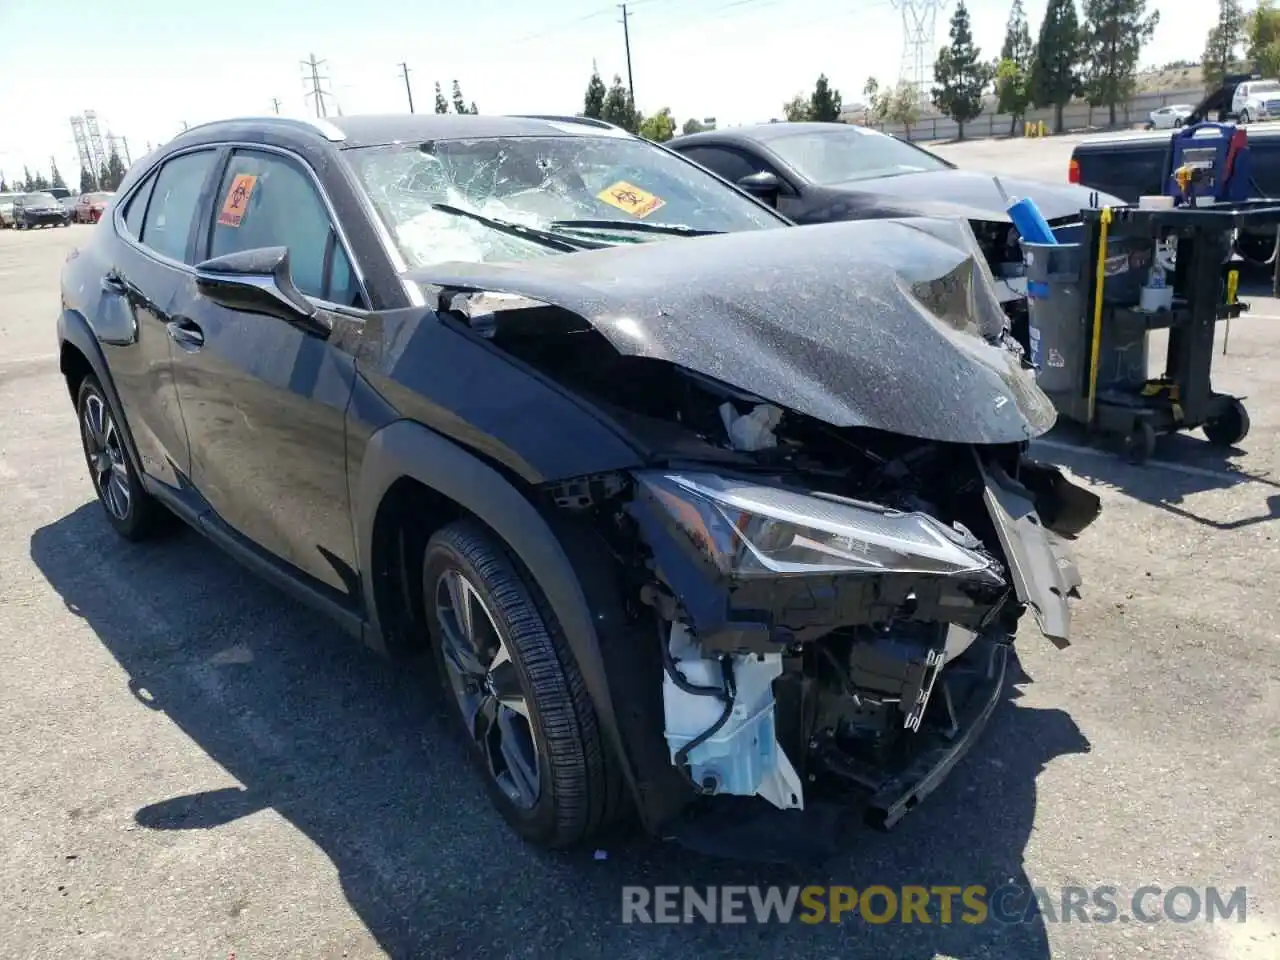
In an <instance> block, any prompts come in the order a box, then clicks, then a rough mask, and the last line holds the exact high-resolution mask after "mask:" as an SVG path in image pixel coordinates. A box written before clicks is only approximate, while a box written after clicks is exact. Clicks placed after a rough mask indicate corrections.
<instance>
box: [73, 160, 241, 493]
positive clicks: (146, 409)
mask: <svg viewBox="0 0 1280 960" xmlns="http://www.w3.org/2000/svg"><path fill="white" fill-rule="evenodd" d="M217 157H218V151H217V150H215V149H212V148H204V149H200V150H194V151H189V152H186V153H181V154H178V155H177V156H174V157H172V158H170V159H168V160H166V161H165V162H164V163H163V164H162V165H161V166H160V167H159V168H158V169H157V170H155V171H153V172H152V173H151V174H150V175H149V176H148V177H147V178H146V179H145V180H143V181H142V182H141V183H139V184H138V186H137V187H136V188H134V189H133V190H132V191H131V192H130V193H129V195H128V196H127V197H125V198H124V206H122V207H121V211H120V214H121V215H120V216H119V217H118V218H117V220H116V223H115V237H116V240H115V242H112V243H111V245H110V263H109V264H108V266H107V269H106V271H105V273H104V274H103V275H102V277H101V281H100V282H101V290H102V295H101V296H100V297H99V298H98V301H97V303H98V309H99V310H114V311H125V312H127V313H129V314H130V317H129V321H130V322H129V323H128V324H126V325H124V326H125V327H130V326H131V327H132V328H133V330H134V331H135V334H134V335H135V339H134V340H133V342H131V343H128V344H120V345H113V344H106V345H104V347H103V349H104V351H105V352H106V353H107V356H108V361H109V366H110V369H111V376H112V380H113V381H114V382H115V386H116V390H117V391H118V393H119V394H120V399H121V402H122V404H123V405H124V412H125V417H126V420H127V422H128V424H129V430H130V433H131V434H132V436H133V439H134V444H135V446H136V447H137V449H138V454H139V457H140V458H141V460H142V467H143V470H144V471H146V473H148V474H149V475H150V476H152V477H154V478H155V479H157V480H160V481H161V482H163V483H166V484H168V485H170V486H172V487H175V488H180V487H181V486H182V481H183V478H185V477H187V476H188V475H189V472H190V458H189V453H188V449H187V435H186V430H185V428H184V426H183V422H182V414H181V411H180V410H179V409H178V397H177V392H176V390H175V388H174V383H173V368H172V364H171V359H172V355H171V346H172V345H171V341H170V337H169V333H168V323H169V319H170V318H169V309H170V307H171V305H172V303H173V300H174V297H175V296H176V294H177V290H178V286H179V283H180V282H182V281H183V280H184V279H185V278H186V277H187V275H188V271H189V269H190V268H189V266H188V264H187V260H188V259H189V247H190V240H191V236H192V230H193V228H194V226H195V224H196V211H197V210H198V209H199V207H200V204H201V198H202V197H203V196H204V194H205V193H206V191H207V190H209V189H210V188H211V182H210V181H211V177H212V174H213V172H214V168H215V165H216V162H217ZM100 326H101V328H102V329H112V328H115V329H119V328H120V327H121V325H119V324H108V323H103V324H101V325H100Z"/></svg>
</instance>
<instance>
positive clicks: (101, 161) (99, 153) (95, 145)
mask: <svg viewBox="0 0 1280 960" xmlns="http://www.w3.org/2000/svg"><path fill="white" fill-rule="evenodd" d="M84 128H85V131H86V132H87V133H88V135H89V152H90V153H91V154H92V155H93V163H94V166H93V169H94V170H95V171H97V170H99V169H101V168H102V167H105V166H106V165H107V151H106V149H105V148H104V147H103V145H102V134H101V133H100V132H99V131H98V115H97V113H95V112H94V111H92V110H86V111H85V112H84Z"/></svg>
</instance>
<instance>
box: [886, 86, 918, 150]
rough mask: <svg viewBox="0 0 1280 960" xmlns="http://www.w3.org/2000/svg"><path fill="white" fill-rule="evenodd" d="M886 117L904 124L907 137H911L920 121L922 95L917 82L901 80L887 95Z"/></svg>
mask: <svg viewBox="0 0 1280 960" xmlns="http://www.w3.org/2000/svg"><path fill="white" fill-rule="evenodd" d="M885 119H886V120H891V121H893V122H894V123H900V124H902V126H903V129H905V130H906V132H907V139H908V140H910V139H911V128H912V127H914V126H915V125H916V124H917V123H918V122H919V121H920V96H919V94H918V92H917V91H916V88H915V84H912V83H909V82H908V81H906V80H901V81H899V82H898V85H897V86H896V87H894V88H893V91H892V92H891V93H889V94H887V95H886V99H885Z"/></svg>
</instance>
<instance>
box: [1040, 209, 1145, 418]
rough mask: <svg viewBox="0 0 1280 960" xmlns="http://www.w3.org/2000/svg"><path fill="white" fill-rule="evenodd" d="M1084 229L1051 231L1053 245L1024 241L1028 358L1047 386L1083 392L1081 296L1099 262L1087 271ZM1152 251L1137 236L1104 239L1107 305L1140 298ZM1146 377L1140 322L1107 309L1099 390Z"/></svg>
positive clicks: (1088, 325)
mask: <svg viewBox="0 0 1280 960" xmlns="http://www.w3.org/2000/svg"><path fill="white" fill-rule="evenodd" d="M1083 234H1084V227H1083V225H1079V224H1072V225H1070V226H1067V227H1059V228H1057V229H1056V230H1055V231H1054V235H1055V236H1057V237H1058V239H1059V242H1058V243H1056V244H1048V243H1028V242H1026V241H1023V242H1022V251H1023V261H1024V263H1025V264H1026V268H1027V314H1028V324H1029V329H1028V339H1029V346H1030V348H1031V351H1030V352H1031V362H1032V363H1034V364H1035V365H1036V368H1037V372H1036V382H1037V383H1038V384H1039V385H1040V389H1042V390H1044V391H1045V392H1046V393H1070V394H1073V395H1080V394H1081V393H1084V392H1086V391H1087V388H1088V368H1089V355H1090V349H1091V347H1092V336H1091V334H1092V330H1093V311H1092V310H1091V309H1089V305H1088V304H1087V303H1086V296H1087V292H1088V287H1087V283H1088V281H1089V279H1090V278H1091V277H1092V273H1093V271H1094V270H1095V269H1096V263H1095V264H1089V265H1087V270H1088V271H1089V272H1085V271H1086V265H1085V263H1084V259H1085V258H1086V257H1087V255H1088V253H1087V251H1086V249H1085V247H1084V245H1083V243H1082V242H1081V241H1082V240H1083V239H1084V236H1083ZM1151 253H1152V251H1151V247H1150V245H1149V244H1144V243H1143V242H1142V241H1137V242H1135V241H1133V240H1125V239H1121V240H1117V241H1108V243H1107V262H1106V266H1105V268H1104V269H1105V271H1106V280H1105V283H1104V285H1103V298H1102V299H1103V303H1104V304H1106V305H1111V306H1136V305H1137V303H1138V299H1139V297H1140V296H1141V292H1142V285H1143V283H1144V282H1145V281H1146V277H1147V271H1148V269H1149V268H1150V263H1151ZM1146 379H1147V336H1146V325H1145V323H1143V322H1142V321H1141V319H1140V318H1138V319H1137V320H1136V321H1132V320H1128V319H1127V318H1126V317H1125V315H1124V314H1122V313H1121V314H1116V313H1113V312H1112V311H1109V310H1107V311H1104V314H1103V325H1102V342H1101V344H1100V350H1099V354H1098V390H1099V391H1101V390H1104V389H1108V388H1111V387H1119V388H1125V387H1134V386H1137V385H1140V384H1142V383H1144V382H1145V381H1146Z"/></svg>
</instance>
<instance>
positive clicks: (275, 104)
mask: <svg viewBox="0 0 1280 960" xmlns="http://www.w3.org/2000/svg"><path fill="white" fill-rule="evenodd" d="M271 109H273V110H275V112H276V113H279V112H280V98H279V97H272V98H271Z"/></svg>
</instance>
